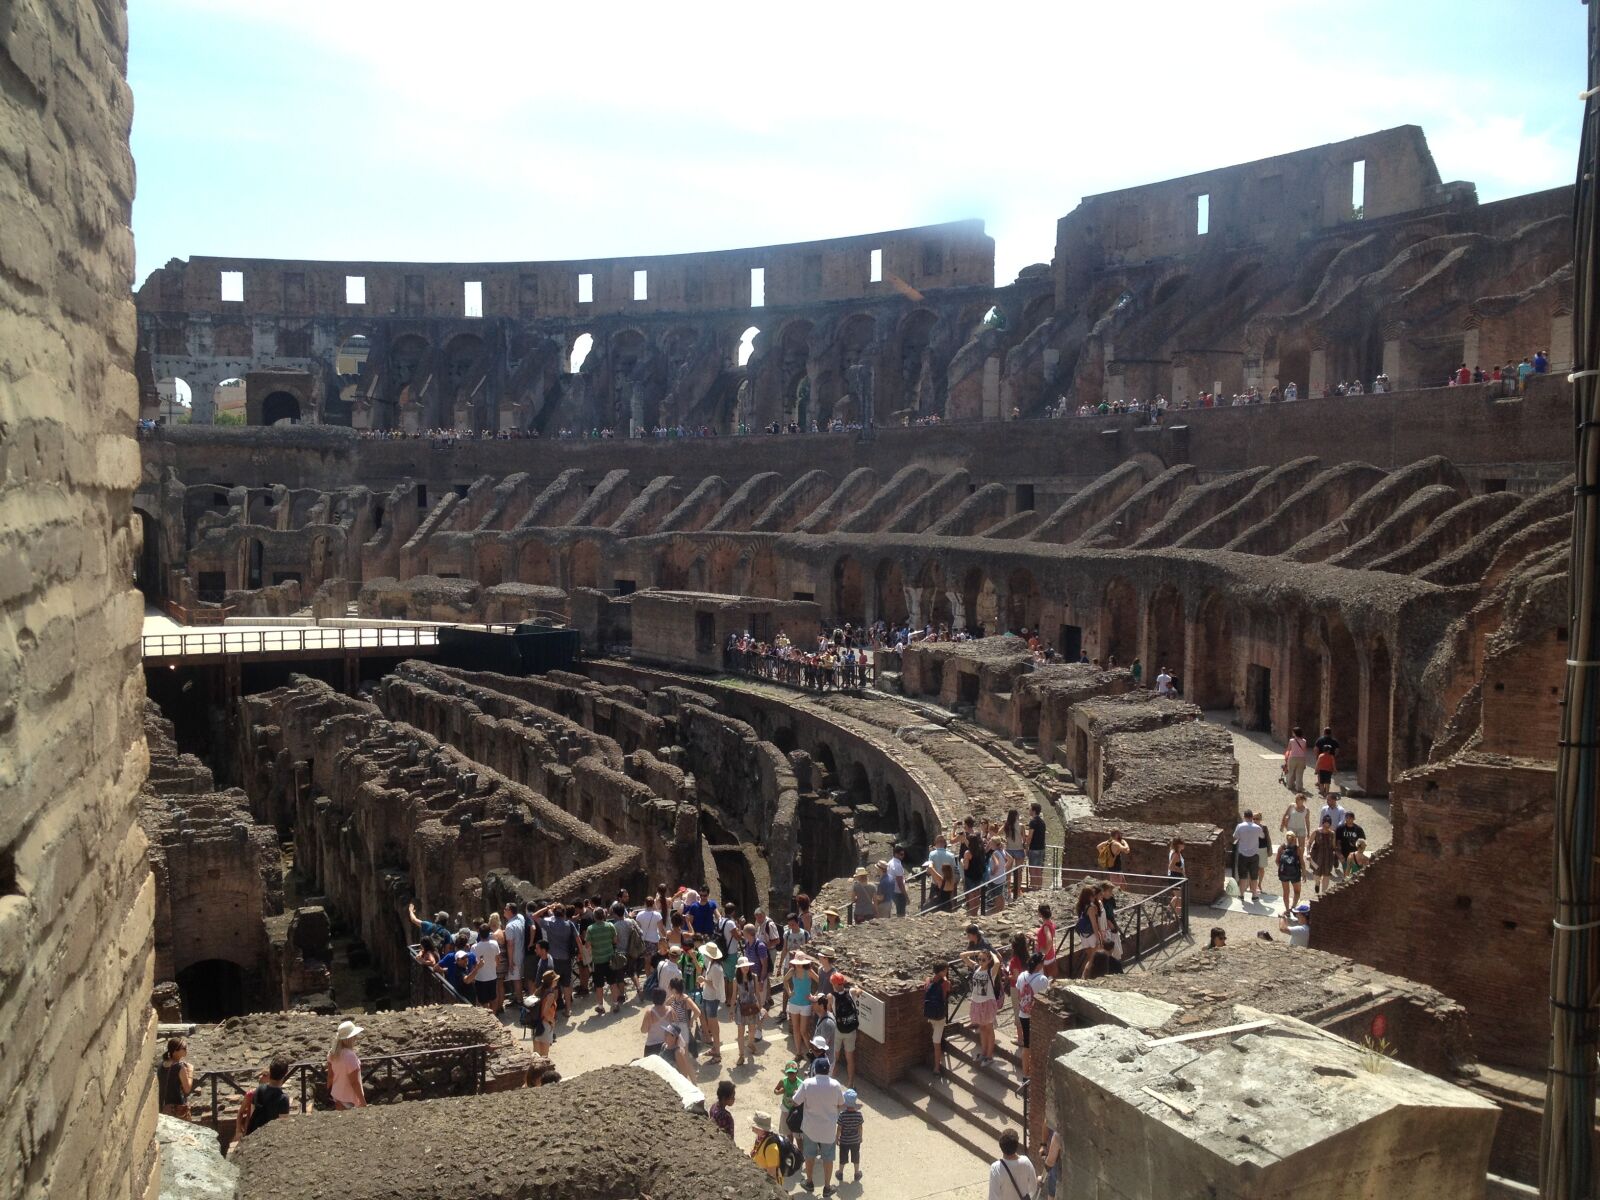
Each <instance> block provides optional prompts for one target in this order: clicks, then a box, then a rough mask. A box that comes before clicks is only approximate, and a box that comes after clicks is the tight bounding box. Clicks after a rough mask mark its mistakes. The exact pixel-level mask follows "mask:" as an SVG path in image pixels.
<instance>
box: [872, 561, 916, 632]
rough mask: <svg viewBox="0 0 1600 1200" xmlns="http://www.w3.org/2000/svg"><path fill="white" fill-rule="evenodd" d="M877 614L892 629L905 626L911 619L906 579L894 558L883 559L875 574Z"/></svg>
mask: <svg viewBox="0 0 1600 1200" xmlns="http://www.w3.org/2000/svg"><path fill="white" fill-rule="evenodd" d="M873 581H874V592H875V595H876V597H877V613H878V616H879V617H880V618H882V620H883V621H885V622H886V623H887V624H888V625H889V627H890V628H894V627H895V626H898V625H904V624H906V623H907V622H908V621H909V620H910V619H911V612H910V609H909V607H908V606H907V604H906V577H905V572H903V571H902V570H901V569H900V563H899V561H898V560H896V559H893V558H885V559H881V560H880V561H879V563H878V568H877V570H876V571H874V572H873Z"/></svg>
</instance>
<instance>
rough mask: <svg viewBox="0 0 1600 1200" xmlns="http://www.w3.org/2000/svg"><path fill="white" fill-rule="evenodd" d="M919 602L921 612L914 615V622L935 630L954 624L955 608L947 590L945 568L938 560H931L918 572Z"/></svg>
mask: <svg viewBox="0 0 1600 1200" xmlns="http://www.w3.org/2000/svg"><path fill="white" fill-rule="evenodd" d="M917 600H918V605H917V607H918V609H919V610H920V611H919V612H916V613H913V614H912V620H914V621H917V622H918V623H920V624H923V625H932V626H933V627H934V628H935V629H937V628H938V627H939V626H941V625H945V626H948V625H951V624H953V623H954V621H955V608H954V606H953V605H952V604H951V601H950V593H949V592H947V591H946V590H945V583H944V567H943V566H942V565H941V564H940V563H939V560H938V559H929V560H928V561H927V562H925V563H923V564H922V569H921V570H920V571H918V572H917Z"/></svg>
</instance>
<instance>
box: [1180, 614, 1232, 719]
mask: <svg viewBox="0 0 1600 1200" xmlns="http://www.w3.org/2000/svg"><path fill="white" fill-rule="evenodd" d="M1186 694H1187V695H1188V698H1189V699H1190V700H1192V701H1194V702H1195V703H1196V704H1198V705H1199V706H1200V707H1201V708H1232V707H1234V686H1233V612H1232V610H1231V608H1230V607H1229V605H1228V601H1227V599H1226V598H1225V597H1223V596H1222V595H1220V594H1218V593H1215V592H1214V593H1212V594H1211V595H1209V596H1207V597H1206V598H1205V600H1204V601H1202V603H1201V605H1200V611H1199V614H1198V615H1197V616H1196V618H1195V636H1194V666H1193V668H1192V669H1191V671H1190V679H1189V681H1188V686H1187V688H1186Z"/></svg>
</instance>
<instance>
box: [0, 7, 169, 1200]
mask: <svg viewBox="0 0 1600 1200" xmlns="http://www.w3.org/2000/svg"><path fill="white" fill-rule="evenodd" d="M126 63H127V14H126V10H125V6H124V5H123V4H122V3H121V2H120V0H106V2H105V3H103V4H99V5H93V6H89V7H84V6H82V5H76V4H66V3H61V2H60V0H40V2H39V3H34V4H28V5H26V6H15V5H13V6H8V8H7V10H6V14H5V16H4V18H3V20H0V129H4V130H5V133H4V135H3V137H0V142H3V145H4V150H3V151H0V228H3V229H4V230H5V232H4V234H3V235H0V329H3V330H4V332H3V334H0V343H3V345H4V351H3V353H0V428H3V429H4V433H3V435H0V513H3V514H4V515H3V518H0V796H3V797H4V801H3V803H0V938H3V940H4V944H5V946H6V948H7V950H6V955H5V965H4V966H3V967H0V1029H4V1030H5V1031H6V1041H7V1049H6V1053H5V1054H4V1055H3V1056H0V1144H3V1145H4V1146H5V1147H6V1150H5V1158H4V1166H3V1168H0V1192H4V1193H6V1194H7V1195H8V1196H17V1197H25V1198H27V1200H34V1198H38V1200H43V1198H44V1197H46V1196H60V1195H65V1194H68V1193H78V1194H82V1195H88V1196H95V1197H97V1198H99V1197H104V1198H106V1200H123V1198H125V1197H142V1196H147V1195H151V1194H153V1192H154V1188H155V1184H156V1179H155V1169H156V1156H155V1138H154V1131H155V1119H156V1106H155V1090H154V1089H153V1088H151V1087H148V1086H147V1080H148V1075H147V1072H148V1070H149V1067H148V1053H149V1047H150V1044H151V1037H152V1035H153V1033H154V1014H153V1013H152V1011H151V1010H150V1008H149V997H150V989H151V983H152V978H151V965H152V956H151V918H152V913H153V911H154V884H153V882H152V880H151V878H150V873H149V869H148V867H147V866H146V863H145V837H144V834H143V832H142V831H141V830H140V829H139V827H138V825H137V822H136V819H135V818H136V814H137V810H138V803H139V800H138V793H139V785H140V782H141V780H142V779H143V778H144V774H145V761H146V760H145V750H144V736H143V729H142V721H141V707H142V700H143V688H142V687H141V681H140V679H139V675H138V648H137V642H136V638H137V636H138V632H139V612H140V603H139V597H138V595H137V593H135V592H134V591H133V589H132V588H131V586H130V582H129V581H130V580H131V579H132V578H133V573H134V564H135V563H136V562H137V561H138V560H139V557H140V554H139V550H140V547H139V534H138V529H137V527H136V525H135V523H134V520H133V513H132V507H131V504H130V501H131V499H132V495H133V489H134V487H135V486H136V485H137V483H138V480H139V458H138V447H137V446H136V445H135V443H134V441H133V438H132V436H131V434H132V433H133V430H134V421H135V418H136V417H137V415H138V389H137V386H136V383H135V380H134V376H133V374H132V370H133V363H134V350H135V329H134V313H133V309H132V306H131V305H130V304H129V302H128V289H129V288H130V286H131V284H132V279H133V240H132V236H131V235H130V233H129V230H128V221H129V214H130V210H131V206H132V202H133V160H132V158H131V157H130V155H129V153H128V129H129V123H130V121H131V119H132V110H133V101H132V95H131V93H130V92H129V90H128V86H127V83H126V81H125V78H124V76H125V69H126Z"/></svg>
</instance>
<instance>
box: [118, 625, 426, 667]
mask: <svg viewBox="0 0 1600 1200" xmlns="http://www.w3.org/2000/svg"><path fill="white" fill-rule="evenodd" d="M438 644H439V631H438V630H437V629H435V628H432V627H427V628H408V627H404V626H397V627H386V626H370V625H368V626H350V625H338V626H321V625H315V626H295V627H285V628H282V629H218V630H215V631H212V630H206V631H203V632H195V633H151V634H146V635H145V636H144V637H142V638H140V639H139V646H140V650H141V652H142V653H143V655H144V657H145V658H147V659H149V658H189V657H199V656H202V655H211V654H304V653H306V652H308V651H317V650H324V651H342V650H379V649H390V648H392V649H395V650H414V649H417V648H419V647H425V646H437V645H438Z"/></svg>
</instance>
